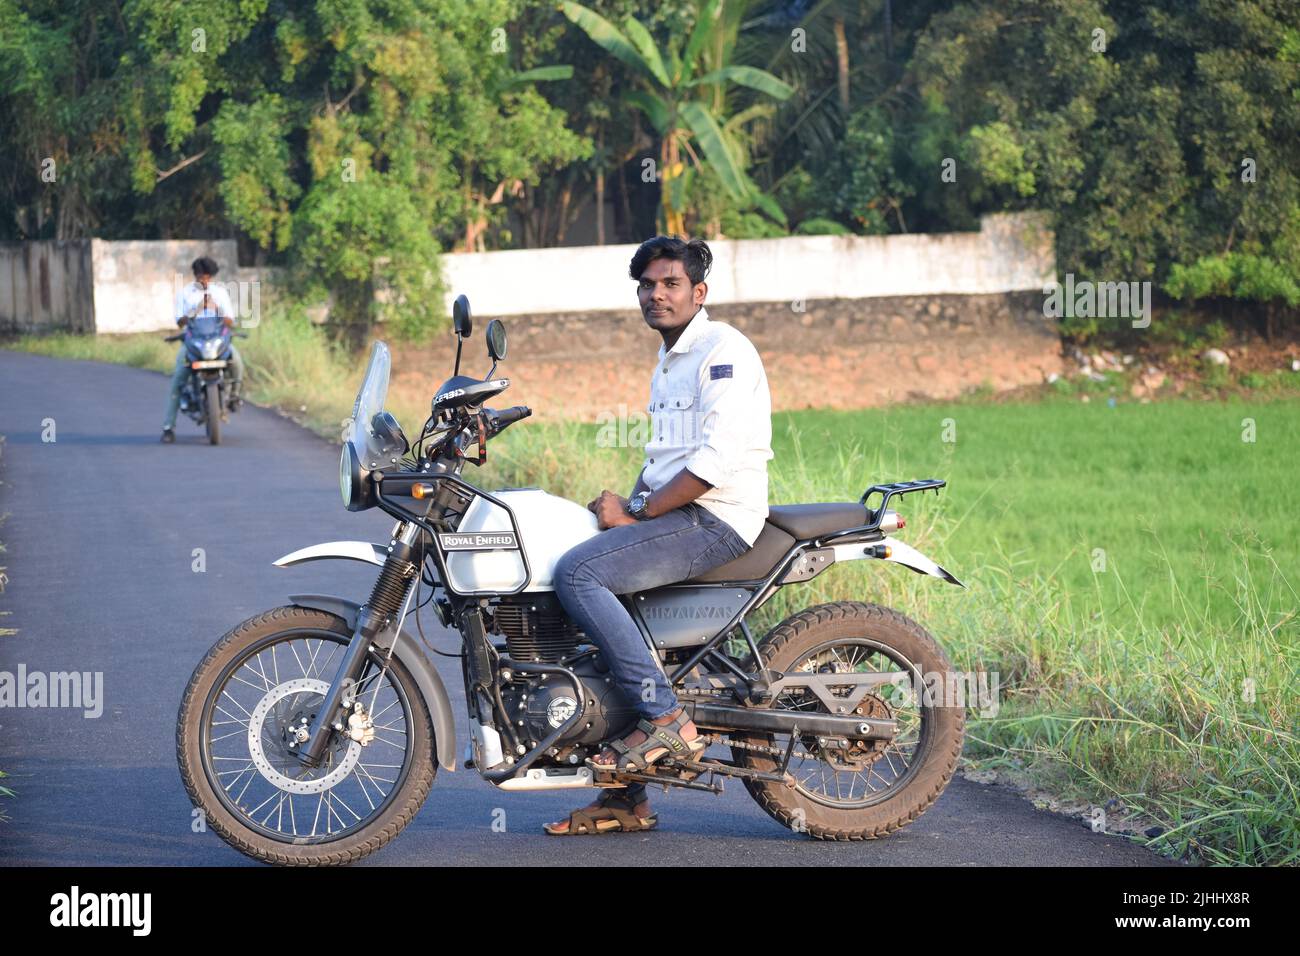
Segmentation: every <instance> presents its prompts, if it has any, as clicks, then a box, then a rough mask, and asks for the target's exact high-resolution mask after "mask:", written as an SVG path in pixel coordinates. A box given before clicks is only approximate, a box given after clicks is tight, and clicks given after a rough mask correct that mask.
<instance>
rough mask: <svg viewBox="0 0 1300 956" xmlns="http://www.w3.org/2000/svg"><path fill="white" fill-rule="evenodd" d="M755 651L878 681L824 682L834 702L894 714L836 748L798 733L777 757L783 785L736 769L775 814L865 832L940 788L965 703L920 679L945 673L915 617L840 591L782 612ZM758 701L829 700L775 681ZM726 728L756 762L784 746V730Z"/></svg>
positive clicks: (801, 707)
mask: <svg viewBox="0 0 1300 956" xmlns="http://www.w3.org/2000/svg"><path fill="white" fill-rule="evenodd" d="M759 651H760V653H761V654H762V656H763V660H764V662H765V663H766V664H767V666H768V667H769V668H771V669H772V670H774V671H781V672H783V673H785V674H787V675H789V674H792V673H799V672H813V673H818V674H855V675H858V674H869V675H875V676H876V677H878V678H879V681H874V680H873V681H869V682H868V684H869V686H870V688H871V690H870V692H867V693H865V694H862V693H861V690H860V687H861V684H859V685H857V686H856V687H855V685H853V684H845V685H841V686H839V687H836V686H835V685H834V684H833V683H830V682H828V687H829V693H830V695H831V696H832V699H834V698H836V697H839V698H842V699H844V700H845V702H846V703H845V704H844V705H838V704H837V705H836V707H835V712H838V713H852V714H856V715H859V716H862V717H868V718H874V719H884V720H894V721H896V722H897V725H898V733H897V735H896V736H895V737H894V739H892V740H890V741H887V742H886V741H854V742H853V743H852V746H850V747H848V748H847V749H834V748H827V747H823V746H821V744H820V742H819V741H818V740H817V738H816V736H815V735H812V734H803V733H801V734H799V737H798V739H797V740H796V741H795V742H794V746H793V749H792V750H790V762H789V765H788V767H787V772H788V773H789V774H790V775H791V776H792V777H793V779H794V785H793V786H787V785H784V784H781V783H776V782H770V781H761V780H760V781H754V780H746V781H745V786H746V788H747V789H748V790H749V793H750V795H751V796H752V797H753V798H754V799H755V800H756V801H757V802H758V804H759V806H761V807H762V808H763V809H764V810H765V811H767V813H768V814H769V815H771V816H772V817H773V818H774V819H776V820H777V821H778V822H780V823H782V824H784V825H785V826H787V827H789V828H790V829H792V830H795V831H796V832H802V833H808V834H809V835H810V836H812V837H814V838H816V839H820V840H871V839H875V838H877V837H882V836H886V835H887V834H889V833H892V832H893V831H895V830H897V829H898V828H900V827H902V826H906V825H907V824H908V823H911V822H912V821H913V820H915V819H916V818H917V817H919V816H920V815H921V814H922V813H923V812H924V811H925V810H926V809H927V808H928V807H929V806H930V805H931V804H932V803H934V801H935V800H937V799H938V798H939V795H940V794H941V793H943V791H944V788H945V787H946V786H947V785H948V781H949V780H950V779H951V777H952V774H953V771H954V770H955V769H956V766H957V759H958V757H960V756H961V749H962V738H963V733H964V726H965V719H966V713H965V707H964V706H962V705H958V704H956V703H954V700H953V697H952V696H951V695H945V694H943V693H940V694H938V695H936V694H935V693H934V692H933V691H932V689H931V688H935V687H937V688H938V689H939V690H943V689H944V688H950V687H951V686H952V679H953V678H955V677H956V675H954V674H953V671H952V665H951V664H950V663H949V662H948V658H947V655H945V654H944V652H943V649H942V648H941V647H939V645H938V643H937V642H936V641H935V639H934V638H933V637H932V636H931V635H930V634H929V633H928V632H927V631H926V630H925V628H923V627H921V625H919V624H917V623H916V622H915V621H913V620H911V619H909V618H907V617H904V616H903V615H902V614H899V613H898V612H896V611H893V610H890V609H889V608H886V607H881V606H880V605H877V604H864V603H861V602H857V601H839V602H836V603H833V604H819V605H816V606H815V607H810V608H807V609H805V610H803V611H800V612H799V613H797V614H794V615H792V616H791V617H789V618H787V619H786V620H784V621H782V622H781V623H780V624H779V625H778V626H777V627H775V628H773V629H772V631H771V632H769V633H768V635H767V636H766V637H765V638H764V639H763V641H762V642H761V643H760V645H759ZM936 675H938V676H939V680H938V681H936V680H935V676H936ZM850 705H852V706H850ZM768 706H770V707H773V708H776V709H781V710H794V711H804V712H811V713H830V712H831V710H830V709H829V708H828V706H827V703H826V702H825V700H824V699H823V698H821V697H819V696H818V695H817V694H815V693H813V692H812V691H811V690H810V689H809V688H806V687H805V688H796V689H792V690H787V691H784V692H782V693H779V694H778V695H776V698H775V699H774V700H772V701H771V702H770V703H769V705H768ZM732 739H733V740H734V741H735V742H736V744H737V746H736V747H734V748H733V754H734V759H735V762H736V763H737V764H739V765H740V766H744V767H751V768H753V769H756V770H762V771H764V772H766V773H771V772H773V771H776V770H777V769H778V768H779V765H780V760H781V758H779V757H777V756H775V754H778V753H779V754H781V755H784V754H785V753H786V751H787V748H789V747H790V735H789V734H750V735H745V736H740V735H735V734H733V735H732ZM746 745H748V748H747V747H746Z"/></svg>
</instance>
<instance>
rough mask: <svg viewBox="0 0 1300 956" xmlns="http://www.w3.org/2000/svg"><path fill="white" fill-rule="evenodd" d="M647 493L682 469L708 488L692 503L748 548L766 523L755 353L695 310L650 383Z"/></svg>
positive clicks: (764, 390)
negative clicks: (704, 483)
mask: <svg viewBox="0 0 1300 956" xmlns="http://www.w3.org/2000/svg"><path fill="white" fill-rule="evenodd" d="M649 411H650V427H651V434H650V440H649V441H648V442H647V443H646V446H645V455H646V460H645V472H644V474H643V476H642V478H643V480H644V481H645V484H646V485H647V486H648V487H649V488H650V490H651V491H657V490H658V489H660V488H662V487H663V486H664V485H666V484H667V483H668V482H669V481H670V480H671V479H672V478H673V477H674V476H675V475H676V474H677V473H678V472H679V471H681V470H682V469H683V468H686V469H688V470H689V471H690V472H691V474H693V475H695V476H696V477H697V478H700V479H702V480H704V481H707V482H708V483H709V484H711V485H713V487H712V488H710V489H709V490H708V491H706V492H704V494H702V495H700V497H699V498H697V499H696V500H697V501H698V502H699V503H700V504H701V505H702V506H703V507H705V508H708V509H709V511H711V512H713V513H714V514H715V515H717V516H718V517H719V518H721V519H722V520H723V521H725V522H726V523H727V524H729V525H731V527H732V528H734V529H735V531H736V533H737V534H738V535H740V536H741V537H742V538H744V539H745V542H746V543H747V544H749V545H751V546H752V545H753V543H754V542H755V541H756V540H757V539H758V535H759V532H760V531H762V530H763V522H764V520H766V518H767V462H768V461H769V460H770V459H771V458H772V447H771V446H772V397H771V394H770V392H769V391H768V386H767V373H766V372H765V371H764V370H763V360H762V358H760V357H759V354H758V349H756V348H754V345H753V343H752V342H750V341H749V339H748V338H746V337H745V334H744V333H743V332H741V331H740V330H739V329H736V328H734V327H732V326H730V325H727V324H726V323H724V322H714V321H711V320H710V319H709V316H708V313H707V312H706V311H705V310H704V307H703V306H701V307H700V310H699V311H698V312H696V313H695V316H694V317H693V318H692V319H691V320H690V322H689V323H687V325H686V328H684V329H683V330H682V332H681V335H680V336H679V337H678V339H677V341H676V342H675V343H673V347H672V348H671V349H665V348H664V347H663V345H662V344H661V345H660V346H659V364H658V365H656V366H655V370H654V378H653V379H652V380H651V382H650V405H649Z"/></svg>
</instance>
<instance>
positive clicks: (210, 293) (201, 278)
mask: <svg viewBox="0 0 1300 956" xmlns="http://www.w3.org/2000/svg"><path fill="white" fill-rule="evenodd" d="M191 268H192V269H193V271H194V281H193V282H191V283H190V284H189V285H187V286H186V287H185V288H184V289H182V290H181V291H180V292H179V293H178V294H177V296H176V308H175V314H176V324H177V325H178V326H180V327H181V328H184V327H185V324H186V323H187V322H189V320H190V319H192V318H195V317H196V316H200V315H214V316H217V317H219V318H221V319H223V320H224V321H225V324H226V325H229V326H233V325H234V324H235V318H234V315H235V310H234V309H233V308H232V306H231V303H230V294H229V293H228V292H226V290H225V289H224V288H222V287H221V286H214V285H211V283H212V277H213V276H214V275H216V274H217V272H218V269H219V267H218V266H217V263H216V261H215V260H213V259H210V258H208V257H207V256H200V257H199V258H197V259H195V260H194V262H193V264H192V265H191ZM230 371H231V392H230V403H229V406H230V408H231V410H232V411H233V410H234V409H236V408H238V407H239V405H240V404H241V402H242V401H243V399H241V398H240V397H239V390H240V386H241V384H242V383H243V380H244V359H243V357H242V356H241V355H240V354H239V349H237V348H235V345H234V343H233V342H232V343H231V345H230ZM189 372H190V367H189V363H188V362H187V360H186V358H185V343H184V342H183V341H182V342H181V344H180V347H179V348H178V349H177V350H176V367H175V369H174V370H173V371H172V381H171V392H170V394H169V395H168V396H167V416H166V418H164V419H163V433H162V439H161V440H162V441H164V442H167V443H169V444H170V443H171V442H174V441H175V440H176V433H175V432H174V431H173V429H174V428H175V426H176V412H177V411H178V410H179V408H180V403H181V388H182V387H183V386H184V384H185V376H186V375H188V374H189ZM214 414H215V411H214Z"/></svg>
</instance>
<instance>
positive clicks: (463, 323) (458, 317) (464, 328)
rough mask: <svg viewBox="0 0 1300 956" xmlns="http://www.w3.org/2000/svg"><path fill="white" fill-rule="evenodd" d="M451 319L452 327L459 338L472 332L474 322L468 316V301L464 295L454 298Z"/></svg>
mask: <svg viewBox="0 0 1300 956" xmlns="http://www.w3.org/2000/svg"><path fill="white" fill-rule="evenodd" d="M451 319H452V327H453V328H454V329H455V330H456V334H457V335H459V336H460V337H461V338H465V337H466V336H468V335H469V334H470V333H471V332H473V331H474V320H473V319H472V318H470V314H469V299H468V298H466V297H465V296H464V295H458V296H456V302H455V303H454V304H453V305H452V307H451Z"/></svg>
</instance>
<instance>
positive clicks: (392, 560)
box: [294, 521, 423, 767]
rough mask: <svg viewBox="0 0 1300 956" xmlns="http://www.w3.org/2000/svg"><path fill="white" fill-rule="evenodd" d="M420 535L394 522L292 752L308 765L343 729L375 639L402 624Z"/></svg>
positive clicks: (414, 576)
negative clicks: (348, 634) (383, 556)
mask: <svg viewBox="0 0 1300 956" xmlns="http://www.w3.org/2000/svg"><path fill="white" fill-rule="evenodd" d="M419 535H420V529H419V527H418V526H417V525H415V524H413V523H411V522H406V521H404V522H401V523H399V524H398V526H397V529H396V531H395V533H394V535H393V542H392V544H391V545H390V546H389V548H388V559H387V560H386V561H385V562H384V567H383V570H382V571H380V572H379V580H378V581H376V582H375V587H374V590H373V591H372V592H371V593H370V600H369V601H367V602H366V603H365V604H363V605H362V606H361V609H360V611H358V613H357V626H356V629H355V630H354V631H353V633H352V640H351V641H349V642H348V647H347V650H346V651H345V652H344V654H343V660H341V661H340V662H339V666H338V670H337V671H335V673H334V679H333V680H332V681H330V689H329V691H328V692H327V693H326V694H325V699H324V700H322V701H321V703H320V706H319V709H318V710H317V712H316V718H315V719H314V720H313V721H312V725H311V730H310V731H308V736H307V739H306V740H305V741H303V743H302V746H301V747H299V748H297V749H296V750H295V751H294V756H295V757H296V758H297V759H298V760H299V761H301V762H302V763H303V764H305V765H307V766H309V767H315V766H317V765H318V764H319V763H320V759H321V756H322V755H323V754H324V753H325V748H326V745H327V744H328V743H329V738H330V734H331V732H340V733H341V732H342V731H343V730H344V728H345V727H346V726H347V719H348V712H349V711H351V709H352V704H353V702H354V700H355V696H356V695H355V693H354V688H355V687H356V685H357V682H358V681H359V680H360V678H361V671H362V670H363V669H364V668H365V665H366V655H367V653H368V652H369V650H370V647H371V645H372V644H373V643H374V640H375V638H376V637H378V636H379V635H380V634H381V633H383V631H384V629H385V628H386V627H389V626H390V625H391V626H394V627H395V628H400V627H401V623H402V618H403V617H405V612H406V605H407V603H408V601H409V599H410V596H411V592H412V590H413V589H414V587H415V581H416V579H417V576H418V575H419V573H420V565H421V563H422V561H423V556H422V555H421V554H420V553H419V546H418V543H417V542H418V541H419ZM393 646H394V647H395V646H396V644H394V645H393Z"/></svg>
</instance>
